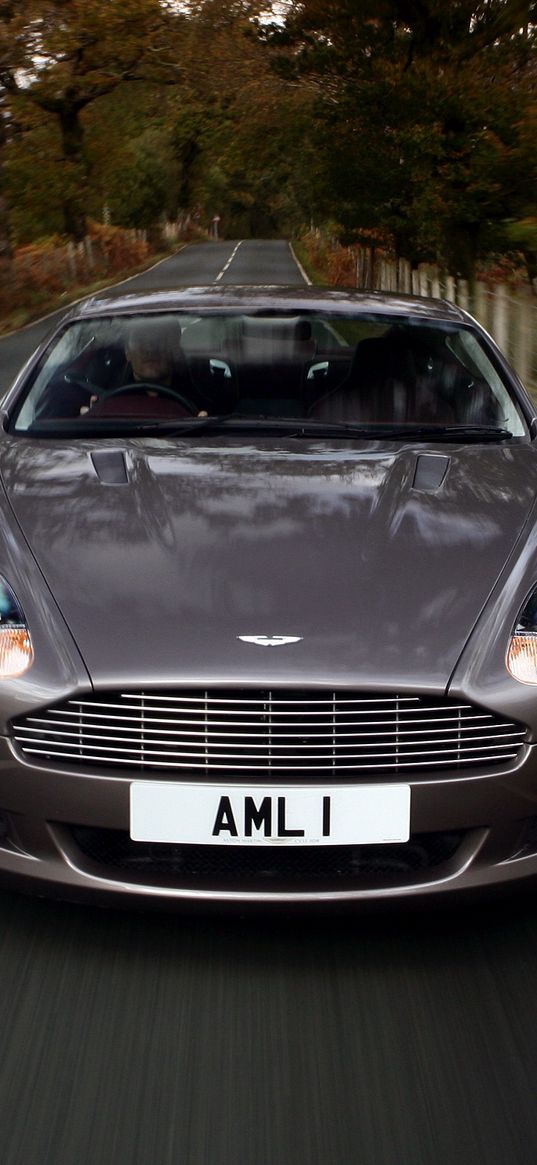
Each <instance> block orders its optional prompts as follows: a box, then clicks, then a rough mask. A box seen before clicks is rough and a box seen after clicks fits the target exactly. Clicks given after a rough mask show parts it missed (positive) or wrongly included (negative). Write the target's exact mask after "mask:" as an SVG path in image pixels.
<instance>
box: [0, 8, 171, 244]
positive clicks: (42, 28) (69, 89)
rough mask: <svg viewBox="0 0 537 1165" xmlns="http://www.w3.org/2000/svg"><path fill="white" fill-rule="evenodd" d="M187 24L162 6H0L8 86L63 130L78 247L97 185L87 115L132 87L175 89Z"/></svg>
mask: <svg viewBox="0 0 537 1165" xmlns="http://www.w3.org/2000/svg"><path fill="white" fill-rule="evenodd" d="M182 21H184V17H181V16H180V15H179V14H178V13H177V11H176V9H175V6H173V5H171V4H169V5H168V4H164V3H162V0H43V2H41V3H37V2H34V0H13V2H7V0H5V2H3V3H0V85H1V86H2V87H3V89H4V91H5V92H6V93H7V94H8V95H9V96H10V97H11V98H12V99H16V100H17V101H19V102H21V103H23V104H24V103H26V104H31V105H34V106H36V107H37V108H38V109H40V110H42V111H43V112H45V113H46V114H48V115H51V116H52V117H53V118H54V119H55V121H56V123H57V125H58V128H59V132H60V137H61V143H62V157H63V188H64V189H63V215H64V226H65V231H66V233H67V234H69V235H71V237H72V238H74V239H76V240H80V239H81V238H83V237H84V234H85V232H86V205H87V183H88V177H89V160H88V155H87V151H86V148H85V125H84V120H83V116H82V115H83V113H84V111H85V110H86V109H87V108H88V107H90V106H91V105H92V104H93V103H94V102H96V101H97V100H98V99H100V98H103V97H104V96H105V95H107V94H110V93H111V92H113V91H114V90H115V89H117V88H118V86H120V85H123V84H124V83H125V82H127V81H131V82H134V81H141V80H151V81H152V82H154V83H157V84H159V85H162V84H175V83H176V82H177V77H178V66H177V64H176V59H175V57H174V55H173V53H172V52H170V39H171V37H172V35H174V34H175V32H176V30H177V28H178V26H179V25H180V24H181V22H182Z"/></svg>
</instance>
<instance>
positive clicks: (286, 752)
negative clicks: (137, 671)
mask: <svg viewBox="0 0 537 1165" xmlns="http://www.w3.org/2000/svg"><path fill="white" fill-rule="evenodd" d="M12 728H13V734H14V739H15V742H16V744H17V745H18V747H19V748H20V749H21V750H22V752H23V753H24V754H27V755H28V756H31V757H48V758H50V759H51V760H56V761H58V760H59V761H61V760H63V761H65V762H67V761H69V762H72V761H76V762H77V763H78V765H79V766H80V765H81V766H85V765H86V766H87V765H90V766H91V765H93V766H94V765H99V764H101V765H106V766H107V767H110V766H114V765H120V766H124V767H125V766H130V768H131V769H132V770H133V773H134V772H150V771H151V770H152V769H154V770H157V769H158V770H159V771H162V770H163V769H169V770H170V771H173V772H177V771H181V770H183V771H188V770H189V769H191V770H199V769H204V770H205V772H206V774H207V775H208V776H210V773H211V771H213V770H214V771H216V772H233V771H235V772H236V773H240V775H241V778H243V779H244V776H245V775H246V776H247V774H248V772H252V773H255V774H257V775H259V774H260V773H265V774H266V775H267V776H270V775H276V776H277V775H278V774H285V775H288V776H292V775H293V773H296V774H299V775H301V776H304V775H306V774H307V773H308V772H310V773H312V774H315V775H316V776H322V775H324V776H326V777H330V778H332V779H335V778H337V775H338V773H342V774H344V775H345V776H349V775H352V773H353V772H357V773H361V774H363V773H364V772H373V773H374V772H375V770H379V771H382V772H386V771H392V772H394V773H397V772H398V771H399V770H400V769H404V770H405V771H406V770H408V769H411V768H423V767H427V766H428V767H429V768H430V769H431V770H434V769H439V768H445V767H446V766H451V767H454V768H458V767H460V766H461V765H462V766H468V765H477V764H502V763H503V764H505V763H506V761H508V760H512V759H515V758H516V757H517V756H518V754H519V751H520V749H521V747H522V746H523V742H524V738H525V734H526V729H525V728H524V726H523V725H520V724H515V723H513V722H511V721H507V720H503V719H502V718H501V717H498V716H496V715H495V714H494V713H492V712H489V711H487V710H486V709H483V708H478V707H475V706H473V705H471V704H467V703H461V702H456V701H453V703H451V702H450V701H449V700H447V699H442V698H438V699H437V698H432V697H430V696H423V697H420V696H398V695H394V694H393V693H390V694H389V695H378V694H369V693H364V694H362V693H352V692H349V691H347V690H345V691H332V690H331V691H329V692H328V691H326V690H324V691H320V690H315V689H314V690H312V691H308V690H306V689H301V690H298V691H296V692H292V693H289V695H288V694H287V692H286V691H283V690H281V691H276V692H274V691H268V690H266V691H265V690H263V691H259V690H255V691H249V690H246V689H245V690H244V691H241V692H237V691H235V692H232V691H228V690H227V689H226V690H224V689H222V690H221V691H217V690H214V689H213V690H199V691H197V690H196V691H194V690H192V689H190V690H189V691H181V692H175V693H169V692H162V691H153V692H141V691H136V692H122V693H120V692H104V693H102V695H100V694H99V693H87V694H86V695H85V696H83V697H82V698H81V699H80V700H74V699H72V700H68V701H65V703H63V704H60V705H57V706H55V707H52V708H48V709H41V710H39V711H36V712H35V713H34V714H33V715H30V716H27V717H26V718H24V719H21V720H17V721H15V722H14V724H13V726H12Z"/></svg>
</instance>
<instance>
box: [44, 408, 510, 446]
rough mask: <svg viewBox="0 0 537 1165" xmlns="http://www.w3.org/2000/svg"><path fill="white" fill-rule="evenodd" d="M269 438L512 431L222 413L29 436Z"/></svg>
mask: <svg viewBox="0 0 537 1165" xmlns="http://www.w3.org/2000/svg"><path fill="white" fill-rule="evenodd" d="M247 432H256V433H263V434H267V435H271V434H279V433H281V434H284V435H285V436H286V437H290V438H293V439H294V438H311V437H321V438H323V437H324V438H329V437H359V438H362V439H364V440H370V441H371V440H373V441H374V440H380V439H382V438H384V439H386V438H387V439H388V440H408V441H416V440H423V441H453V442H457V441H475V442H480V441H507V440H509V439H510V438H512V436H513V434H512V433H511V432H510V431H509V429H503V428H498V427H496V426H488V425H428V424H393V423H382V424H381V423H378V424H376V423H369V424H368V423H363V424H359V423H354V424H353V423H350V422H341V423H338V422H326V421H315V420H310V419H308V418H305V419H304V420H301V419H299V418H296V417H268V416H265V417H250V416H246V415H244V416H241V415H240V414H237V413H223V414H220V415H217V416H209V417H189V418H188V419H185V420H184V421H181V422H180V424H177V422H176V421H169V420H166V421H147V422H145V423H142V424H140V421H139V420H134V418H133V419H132V420H129V419H128V418H125V417H122V418H118V419H117V420H114V419H113V418H112V417H110V418H106V419H104V418H102V419H101V418H100V419H99V420H94V421H91V419H90V418H89V417H88V418H87V419H86V418H85V417H82V418H78V417H77V419H76V421H73V420H72V419H70V420H65V421H58V420H52V419H51V420H46V421H40V422H37V423H36V424H34V425H33V426H32V428H31V429H29V430H26V431H25V434H24V435H25V436H29V437H45V436H49V437H92V438H95V437H103V438H104V437H158V436H162V437H186V436H192V437H195V436H197V435H198V434H199V433H209V434H210V433H247Z"/></svg>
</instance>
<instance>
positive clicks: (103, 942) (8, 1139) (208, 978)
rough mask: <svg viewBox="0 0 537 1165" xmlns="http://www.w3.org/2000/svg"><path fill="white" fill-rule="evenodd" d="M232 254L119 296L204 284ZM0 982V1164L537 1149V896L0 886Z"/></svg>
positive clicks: (399, 1156)
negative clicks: (303, 895) (306, 903)
mask: <svg viewBox="0 0 537 1165" xmlns="http://www.w3.org/2000/svg"><path fill="white" fill-rule="evenodd" d="M234 247H235V244H230V243H220V244H214V245H208V246H198V247H192V248H189V249H188V250H187V251H185V252H183V253H182V254H181V255H178V256H177V257H176V258H174V259H171V260H168V261H167V262H166V263H164V264H162V265H161V266H160V267H159V268H157V269H156V270H154V271H153V272H151V273H146V274H145V275H143V276H139V277H137V278H136V280H134V281H130V282H131V286H133V287H134V286H136V285H138V286H145V287H147V286H149V285H150V284H151V285H153V286H159V285H161V286H162V285H163V284H164V283H165V284H166V285H167V286H170V285H173V284H174V283H176V282H181V283H184V282H198V283H199V282H204V281H207V280H214V279H216V278H217V276H218V275H219V274H220V272H221V271H222V270H223V268H224V266H225V264H226V263H227V261H228V259H229V258H230V256H231V254H232V252H233V249H234ZM222 278H223V279H225V280H226V281H232V282H245V281H259V282H287V281H290V282H297V280H298V279H299V278H300V276H299V274H298V273H297V268H296V266H295V265H294V263H293V260H292V258H291V257H290V256H289V253H288V251H287V248H286V247H285V244H280V243H271V244H264V243H243V244H242V245H241V247H240V248H239V249H238V251H237V252H236V253H235V256H234V258H233V260H232V262H231V264H230V266H229V267H228V268H227V270H226V272H225V273H224V275H223V276H222ZM42 326H43V325H37V326H33V327H32V328H29V329H27V330H26V331H25V332H23V333H21V334H20V335H19V336H18V337H13V338H10V339H6V340H4V341H2V342H0V357H1V358H2V360H3V358H4V354H5V355H6V360H11V361H12V363H13V362H16V360H17V359H18V360H19V363H20V362H21V360H22V359H23V358H24V356H25V355H27V354H28V346H29V345H31V346H33V344H35V343H36V339H37V336H38V334H39V330H40V329H41V328H42ZM0 984H1V992H0V1031H1V1033H2V1038H1V1054H0V1130H1V1141H0V1145H1V1148H0V1160H1V1165H90V1163H91V1165H511V1163H513V1165H515V1163H516V1165H533V1162H534V1161H536V1160H537V1120H536V1116H537V1095H536V1087H537V914H536V910H535V905H534V903H533V900H532V899H531V898H528V899H526V900H525V901H516V900H515V901H513V900H512V901H510V902H507V903H504V904H495V905H492V906H490V907H487V908H486V909H483V908H476V907H473V908H469V907H461V908H460V909H459V910H458V911H457V912H450V913H442V914H438V913H436V912H434V911H433V910H431V909H430V908H429V909H428V910H427V911H425V912H423V913H421V914H417V915H414V914H413V915H410V916H408V915H407V914H406V913H404V912H403V911H402V910H394V911H393V912H391V913H390V914H388V915H382V916H380V917H374V916H373V917H370V916H368V917H366V918H364V917H362V916H359V915H355V916H352V915H351V916H349V917H347V918H341V919H336V920H332V919H330V918H326V917H309V918H308V917H304V918H301V919H299V920H298V921H297V920H285V919H282V918H278V917H274V916H271V917H270V918H263V917H258V918H252V919H241V918H237V919H235V918H234V919H232V920H223V919H219V918H218V917H215V918H195V917H189V918H184V917H181V916H176V915H173V914H172V915H170V914H167V915H155V914H145V915H144V914H135V913H126V912H125V913H122V912H116V911H114V912H108V911H104V910H103V911H101V910H97V909H93V908H86V907H85V908H82V907H76V906H69V905H65V904H54V903H49V902H41V901H38V900H32V899H29V898H24V897H22V896H18V895H14V894H7V893H5V894H3V895H0Z"/></svg>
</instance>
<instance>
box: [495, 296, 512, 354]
mask: <svg viewBox="0 0 537 1165" xmlns="http://www.w3.org/2000/svg"><path fill="white" fill-rule="evenodd" d="M508 327H509V305H508V303H507V291H506V287H505V285H504V284H503V283H499V284H498V286H497V288H496V291H495V292H494V295H493V299H492V334H493V336H494V339H495V340H496V343H497V345H498V347H499V348H501V349H502V352H506V351H507V335H508Z"/></svg>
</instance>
